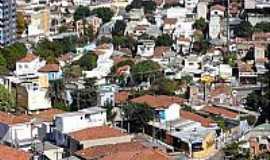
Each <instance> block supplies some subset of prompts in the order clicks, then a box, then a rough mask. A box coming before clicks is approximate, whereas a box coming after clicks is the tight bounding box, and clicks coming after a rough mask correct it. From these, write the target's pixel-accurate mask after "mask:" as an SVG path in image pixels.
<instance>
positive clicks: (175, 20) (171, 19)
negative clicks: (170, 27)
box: [164, 18, 177, 24]
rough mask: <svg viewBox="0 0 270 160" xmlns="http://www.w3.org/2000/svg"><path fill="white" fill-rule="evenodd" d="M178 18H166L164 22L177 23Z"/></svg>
mask: <svg viewBox="0 0 270 160" xmlns="http://www.w3.org/2000/svg"><path fill="white" fill-rule="evenodd" d="M176 22H177V19H176V18H165V19H164V24H176Z"/></svg>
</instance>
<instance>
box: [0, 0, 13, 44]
mask: <svg viewBox="0 0 270 160" xmlns="http://www.w3.org/2000/svg"><path fill="white" fill-rule="evenodd" d="M15 39H16V1H15V0H1V1H0V45H2V46H3V45H7V44H10V43H12V42H14V41H15Z"/></svg>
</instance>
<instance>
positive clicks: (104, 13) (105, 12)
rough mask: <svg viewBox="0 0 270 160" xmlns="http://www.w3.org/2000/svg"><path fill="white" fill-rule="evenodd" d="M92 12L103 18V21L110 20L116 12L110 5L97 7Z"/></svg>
mask: <svg viewBox="0 0 270 160" xmlns="http://www.w3.org/2000/svg"><path fill="white" fill-rule="evenodd" d="M92 12H93V13H94V14H96V15H97V17H99V18H101V19H102V22H103V23H107V22H109V21H110V20H111V18H112V17H113V14H114V13H113V11H112V10H111V8H108V7H102V8H96V9H94V10H93V11H92Z"/></svg>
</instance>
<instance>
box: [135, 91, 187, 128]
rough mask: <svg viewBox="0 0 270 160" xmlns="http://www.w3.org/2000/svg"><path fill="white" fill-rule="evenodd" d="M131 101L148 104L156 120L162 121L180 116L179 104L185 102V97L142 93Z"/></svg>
mask: <svg viewBox="0 0 270 160" xmlns="http://www.w3.org/2000/svg"><path fill="white" fill-rule="evenodd" d="M131 102H132V103H138V104H146V105H148V106H149V107H151V108H152V109H154V111H155V117H156V121H158V122H161V123H164V122H168V121H172V120H176V119H179V118H180V109H181V107H180V105H181V104H183V103H184V102H185V99H183V98H180V97H174V96H165V95H159V96H152V95H144V96H141V97H137V98H134V99H132V100H131Z"/></svg>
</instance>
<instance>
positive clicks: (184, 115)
mask: <svg viewBox="0 0 270 160" xmlns="http://www.w3.org/2000/svg"><path fill="white" fill-rule="evenodd" d="M180 116H181V117H182V118H185V119H189V120H192V121H195V122H200V123H201V124H202V126H204V127H211V124H213V123H215V122H214V121H213V120H211V119H209V118H204V117H202V116H200V115H198V114H196V113H192V112H188V111H183V110H181V111H180Z"/></svg>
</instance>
